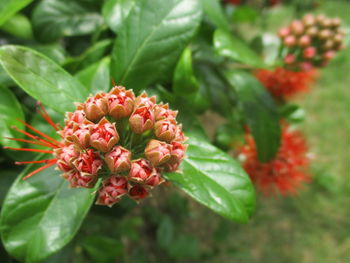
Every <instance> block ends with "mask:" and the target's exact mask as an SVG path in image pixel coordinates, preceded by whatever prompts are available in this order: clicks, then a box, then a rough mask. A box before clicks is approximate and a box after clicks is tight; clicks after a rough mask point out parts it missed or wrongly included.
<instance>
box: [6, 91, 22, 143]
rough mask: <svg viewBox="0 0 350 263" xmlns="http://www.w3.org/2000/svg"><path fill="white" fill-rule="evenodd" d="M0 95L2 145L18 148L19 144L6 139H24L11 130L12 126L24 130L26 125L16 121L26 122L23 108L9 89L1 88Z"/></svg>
mask: <svg viewBox="0 0 350 263" xmlns="http://www.w3.org/2000/svg"><path fill="white" fill-rule="evenodd" d="M0 94H1V96H0V112H1V118H0V144H2V145H6V146H10V147H18V146H19V144H18V142H15V141H10V140H7V139H6V138H5V137H16V138H20V137H22V136H20V135H21V134H19V133H16V132H14V130H13V129H11V127H12V126H17V128H19V129H21V130H23V129H24V125H23V124H22V123H20V122H19V121H17V120H16V119H21V120H24V114H23V111H22V107H21V105H20V104H19V102H18V100H17V98H16V97H15V95H13V93H12V92H11V91H10V90H9V89H8V88H4V87H1V86H0Z"/></svg>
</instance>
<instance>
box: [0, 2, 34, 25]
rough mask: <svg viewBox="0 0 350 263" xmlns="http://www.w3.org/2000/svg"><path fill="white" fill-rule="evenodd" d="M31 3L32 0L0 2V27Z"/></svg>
mask: <svg viewBox="0 0 350 263" xmlns="http://www.w3.org/2000/svg"><path fill="white" fill-rule="evenodd" d="M32 1H33V0H1V1H0V25H2V24H3V23H4V22H5V21H7V20H8V19H9V18H10V17H11V16H13V15H14V14H16V13H17V12H18V11H19V10H21V9H22V8H23V7H25V6H26V5H28V4H29V3H31V2H32Z"/></svg>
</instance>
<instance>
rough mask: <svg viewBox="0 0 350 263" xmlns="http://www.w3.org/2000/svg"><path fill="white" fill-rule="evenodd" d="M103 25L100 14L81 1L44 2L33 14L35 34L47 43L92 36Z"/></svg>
mask: <svg viewBox="0 0 350 263" xmlns="http://www.w3.org/2000/svg"><path fill="white" fill-rule="evenodd" d="M102 24H103V18H102V17H101V16H100V14H99V13H97V12H95V10H94V9H92V8H91V7H90V6H88V5H86V4H83V3H79V1H71V0H43V1H42V2H41V3H40V4H39V5H38V6H37V7H36V8H35V10H34V12H33V27H34V30H35V33H36V35H37V36H38V37H39V38H40V39H41V40H43V41H47V42H52V41H55V40H57V39H59V38H60V37H64V36H81V35H86V34H90V33H93V32H94V31H95V30H96V29H97V28H98V27H100V26H101V25H102Z"/></svg>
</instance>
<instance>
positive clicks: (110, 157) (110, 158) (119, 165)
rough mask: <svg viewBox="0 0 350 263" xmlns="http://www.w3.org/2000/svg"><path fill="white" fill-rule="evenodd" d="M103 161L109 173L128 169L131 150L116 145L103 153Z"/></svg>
mask: <svg viewBox="0 0 350 263" xmlns="http://www.w3.org/2000/svg"><path fill="white" fill-rule="evenodd" d="M105 162H106V164H107V166H108V168H109V170H110V171H111V173H120V172H126V171H129V170H130V167H131V152H130V151H128V150H127V149H125V148H123V147H121V146H120V145H117V146H115V147H113V149H112V150H111V151H110V152H108V153H106V154H105Z"/></svg>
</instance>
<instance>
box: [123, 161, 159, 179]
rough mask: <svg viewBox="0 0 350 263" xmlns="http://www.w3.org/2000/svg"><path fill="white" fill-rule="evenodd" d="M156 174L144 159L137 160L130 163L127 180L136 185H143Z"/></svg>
mask: <svg viewBox="0 0 350 263" xmlns="http://www.w3.org/2000/svg"><path fill="white" fill-rule="evenodd" d="M156 173H157V171H156V169H155V168H154V167H153V166H152V165H151V164H150V163H149V162H148V161H147V160H146V159H138V160H134V161H132V162H131V169H130V173H129V179H130V180H131V181H134V182H136V183H145V182H146V181H147V180H148V179H149V178H151V177H152V176H154V175H155V174H156Z"/></svg>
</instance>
